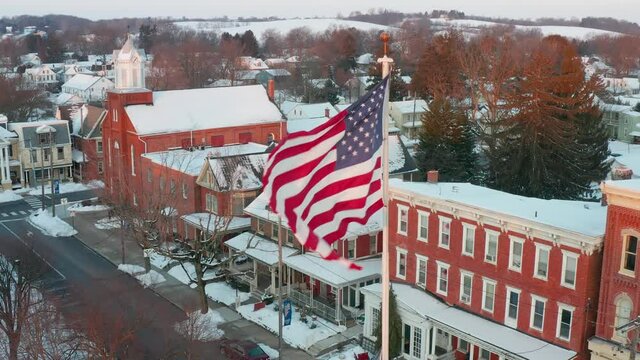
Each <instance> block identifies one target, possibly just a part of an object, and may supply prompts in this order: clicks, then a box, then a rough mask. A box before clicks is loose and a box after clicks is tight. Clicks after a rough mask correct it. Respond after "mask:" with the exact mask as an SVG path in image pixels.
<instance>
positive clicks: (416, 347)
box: [412, 326, 422, 359]
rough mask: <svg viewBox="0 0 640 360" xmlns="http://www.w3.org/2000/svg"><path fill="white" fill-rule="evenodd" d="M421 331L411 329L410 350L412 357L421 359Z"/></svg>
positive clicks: (415, 327)
mask: <svg viewBox="0 0 640 360" xmlns="http://www.w3.org/2000/svg"><path fill="white" fill-rule="evenodd" d="M421 352H422V329H421V328H419V327H417V326H414V327H413V349H412V355H413V357H415V358H418V359H419V358H421V357H422V354H421Z"/></svg>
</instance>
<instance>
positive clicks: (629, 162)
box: [609, 140, 640, 176]
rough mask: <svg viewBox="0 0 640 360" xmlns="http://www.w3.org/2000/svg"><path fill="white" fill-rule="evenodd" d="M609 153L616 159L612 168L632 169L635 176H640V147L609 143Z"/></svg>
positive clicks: (622, 143)
mask: <svg viewBox="0 0 640 360" xmlns="http://www.w3.org/2000/svg"><path fill="white" fill-rule="evenodd" d="M609 151H611V157H613V159H614V164H613V165H612V168H613V167H619V166H624V167H627V168H629V169H631V170H632V171H633V173H634V175H635V176H638V175H640V145H638V144H629V143H625V142H622V141H617V140H616V141H609Z"/></svg>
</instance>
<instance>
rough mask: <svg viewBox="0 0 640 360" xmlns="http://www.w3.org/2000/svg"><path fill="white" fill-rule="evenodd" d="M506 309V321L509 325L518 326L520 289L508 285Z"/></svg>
mask: <svg viewBox="0 0 640 360" xmlns="http://www.w3.org/2000/svg"><path fill="white" fill-rule="evenodd" d="M506 300H507V301H506V309H505V315H504V323H505V324H506V325H507V326H511V327H517V326H518V312H519V308H520V290H518V289H514V288H510V287H507V299H506Z"/></svg>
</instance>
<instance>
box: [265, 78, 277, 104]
mask: <svg viewBox="0 0 640 360" xmlns="http://www.w3.org/2000/svg"><path fill="white" fill-rule="evenodd" d="M267 95H268V96H269V100H271V101H275V100H276V82H275V81H274V80H273V79H270V80H269V82H268V83H267Z"/></svg>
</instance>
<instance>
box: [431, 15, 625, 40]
mask: <svg viewBox="0 0 640 360" xmlns="http://www.w3.org/2000/svg"><path fill="white" fill-rule="evenodd" d="M430 20H431V23H432V24H433V25H434V26H436V27H452V28H455V29H458V30H462V31H465V30H468V31H473V30H477V29H481V28H487V27H493V26H505V24H500V23H495V22H491V21H481V20H471V19H454V20H445V19H430ZM506 26H508V25H506ZM515 28H516V29H517V30H522V31H529V30H540V32H541V33H542V35H543V36H548V35H562V36H564V37H568V38H574V39H580V40H586V39H590V38H592V37H595V36H600V35H611V36H617V35H620V33H617V32H613V31H606V30H600V29H592V28H584V27H579V26H552V25H531V26H527V25H515Z"/></svg>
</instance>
